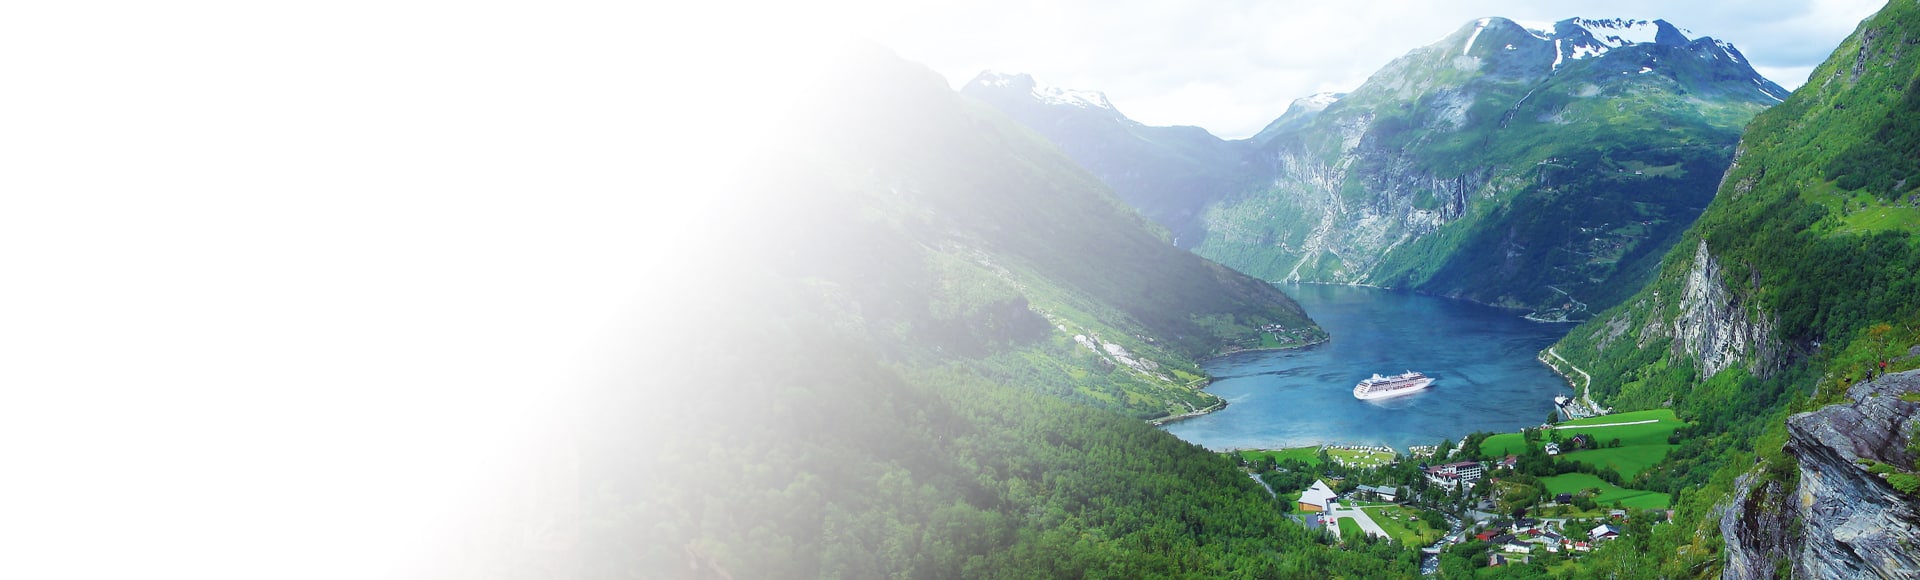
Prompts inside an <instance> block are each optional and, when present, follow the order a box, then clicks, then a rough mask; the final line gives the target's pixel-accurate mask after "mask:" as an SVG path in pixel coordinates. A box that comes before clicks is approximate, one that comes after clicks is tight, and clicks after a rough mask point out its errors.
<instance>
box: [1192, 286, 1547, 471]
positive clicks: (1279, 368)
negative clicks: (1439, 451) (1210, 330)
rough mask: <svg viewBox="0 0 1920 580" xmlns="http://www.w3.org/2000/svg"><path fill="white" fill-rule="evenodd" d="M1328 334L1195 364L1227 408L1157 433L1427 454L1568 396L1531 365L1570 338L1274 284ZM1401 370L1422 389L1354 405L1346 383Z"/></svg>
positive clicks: (1415, 298) (1389, 294) (1456, 308)
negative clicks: (1425, 381) (1424, 448)
mask: <svg viewBox="0 0 1920 580" xmlns="http://www.w3.org/2000/svg"><path fill="white" fill-rule="evenodd" d="M1281 289H1282V290H1285V291H1286V293H1287V294H1289V295H1292V296H1293V298H1294V299H1295V300H1297V301H1299V302H1300V305H1301V306H1302V307H1304V308H1306V311H1307V314H1308V315H1309V316H1312V317H1313V319H1314V321H1316V322H1318V323H1320V326H1321V327H1323V328H1325V329H1326V330H1327V332H1328V333H1329V334H1331V335H1332V337H1333V338H1332V340H1329V341H1327V342H1325V343H1322V344H1318V345H1314V346H1311V347H1307V348H1303V349H1295V350H1283V351H1259V352H1245V353H1238V354H1233V355H1228V356H1225V357H1221V358H1217V359H1213V360H1210V361H1206V362H1205V363H1203V364H1202V366H1203V367H1204V368H1205V369H1206V370H1207V372H1208V373H1209V374H1212V375H1213V377H1214V382H1213V384H1212V385H1211V386H1209V387H1207V390H1208V391H1209V392H1212V393H1213V394H1215V395H1219V396H1221V397H1222V398H1225V399H1226V400H1227V401H1228V405H1227V408H1225V409H1221V410H1219V411H1216V412H1214V413H1211V414H1208V415H1204V416H1200V417H1196V418H1193V419H1188V420H1185V421H1180V422H1175V423H1170V424H1168V425H1167V426H1166V430H1167V431H1168V432H1170V433H1173V434H1174V435H1177V436H1179V437H1180V438H1182V439H1185V440H1187V441H1189V442H1192V443H1198V444H1200V445H1203V446H1206V447H1208V448H1211V449H1216V450H1226V449H1247V448H1279V447H1299V446H1306V445H1316V444H1326V443H1332V444H1356V445H1389V446H1392V447H1394V448H1395V449H1399V450H1401V451H1405V450H1406V447H1407V446H1408V445H1433V444H1435V443H1438V442H1439V441H1440V440H1441V439H1443V438H1445V439H1453V440H1456V441H1457V440H1459V438H1460V437H1461V436H1462V435H1466V434H1467V433H1471V432H1473V431H1493V432H1503V431H1518V430H1519V429H1520V428H1521V427H1526V426H1532V425H1539V424H1540V423H1542V422H1544V421H1546V419H1547V414H1548V413H1549V412H1551V411H1552V410H1553V397H1554V395H1562V394H1572V389H1571V388H1570V387H1568V386H1567V384H1566V382H1565V381H1563V380H1561V378H1560V377H1559V375H1555V374H1554V373H1553V371H1551V370H1548V369H1547V367H1546V365H1543V364H1540V362H1539V361H1538V360H1535V356H1536V355H1537V354H1538V353H1539V352H1540V350H1541V349H1545V348H1547V345H1550V344H1553V341H1554V340H1556V339H1558V338H1559V337H1560V336H1561V335H1563V334H1565V333H1566V332H1567V330H1568V329H1570V328H1572V325H1570V324H1550V323H1538V322H1530V321H1527V320H1525V319H1522V318H1521V317H1520V315H1519V314H1518V313H1516V312H1514V311H1509V310H1501V309H1498V308H1492V307H1488V306H1482V305H1479V304H1474V303H1471V302H1466V301H1461V300H1451V299H1446V298H1437V297H1433V296H1423V295H1419V294H1414V293H1410V292H1399V291H1392V290H1380V289H1375V288H1366V287H1358V286H1332V285H1313V284H1307V285H1300V284H1294V285H1283V286H1281ZM1408 370H1416V371H1420V372H1423V373H1426V374H1427V376H1430V377H1434V378H1435V379H1436V380H1435V381H1434V383H1433V386H1431V387H1428V388H1426V389H1425V390H1422V391H1420V392H1417V393H1414V394H1412V395H1406V396H1402V397H1395V398H1391V399H1384V400H1375V401H1362V400H1359V399H1355V398H1354V397H1353V385H1354V383H1358V382H1360V380H1361V379H1365V378H1367V377H1369V376H1372V375H1373V373H1380V374H1383V375H1391V374H1398V373H1402V372H1406V371H1408Z"/></svg>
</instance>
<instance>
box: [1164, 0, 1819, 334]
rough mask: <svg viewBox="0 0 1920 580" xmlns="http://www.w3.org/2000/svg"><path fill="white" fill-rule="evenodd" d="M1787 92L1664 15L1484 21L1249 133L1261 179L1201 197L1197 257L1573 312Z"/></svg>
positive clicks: (1707, 180)
mask: <svg viewBox="0 0 1920 580" xmlns="http://www.w3.org/2000/svg"><path fill="white" fill-rule="evenodd" d="M1785 95H1787V91H1785V90H1783V89H1781V88H1780V87H1779V86H1778V85H1775V84H1774V83H1772V82H1771V81H1768V80H1766V79H1765V78H1763V77H1761V76H1760V75H1759V74H1758V73H1756V72H1755V71H1754V70H1753V68H1752V67H1751V66H1750V65H1749V64H1748V63H1747V62H1746V59H1745V58H1744V57H1743V56H1741V55H1740V52H1739V51H1738V50H1736V49H1735V48H1734V47H1733V46H1732V45H1729V44H1727V43H1725V42H1720V41H1717V40H1714V39H1712V38H1707V37H1700V38H1694V39H1690V38H1688V36H1687V33H1686V32H1684V31H1682V30H1680V29H1678V28H1676V27H1674V26H1673V25H1671V24H1669V23H1667V22H1665V21H1660V20H1655V21H1651V22H1648V21H1627V20H1588V19H1578V18H1575V19H1568V20H1563V21H1560V22H1558V23H1555V24H1553V25H1551V26H1533V27H1530V26H1528V25H1522V24H1520V23H1516V22H1514V21H1511V20H1507V19H1504V18H1483V19H1480V20H1477V21H1474V22H1470V23H1468V24H1467V25H1465V26H1463V27H1461V28H1460V29H1459V30H1457V31H1455V32H1454V33H1453V34H1451V35H1449V36H1447V37H1446V38H1443V39H1441V40H1440V41H1439V42H1436V43H1433V44H1430V45H1427V46H1425V47H1422V48H1419V49H1416V50H1414V51H1412V52H1410V53H1408V54H1407V55H1406V56H1403V57H1401V58H1399V59H1396V60H1394V61H1393V62H1391V63H1389V64H1388V65H1387V66H1385V67H1384V68H1382V69H1381V70H1380V71H1379V72H1377V73H1375V74H1374V75H1373V76H1372V77H1370V78H1368V79H1367V82H1366V83H1364V84H1362V85H1361V86H1360V87H1359V88H1357V89H1355V90H1354V91H1353V92H1352V93H1350V94H1348V95H1346V96H1344V97H1342V98H1340V99H1338V100H1335V101H1333V102H1331V103H1329V104H1328V105H1327V106H1326V108H1325V109H1324V110H1323V111H1320V112H1319V113H1318V114H1315V115H1312V116H1311V117H1310V118H1297V119H1288V118H1286V117H1283V118H1281V119H1280V120H1277V121H1275V122H1274V123H1273V124H1272V125H1271V126H1269V127H1268V128H1267V129H1266V130H1264V131H1262V132H1261V134H1260V135H1259V136H1257V137H1256V138H1255V139H1254V141H1255V142H1256V143H1257V144H1258V146H1259V148H1260V151H1261V156H1262V158H1263V159H1265V160H1268V161H1270V162H1271V163H1272V164H1273V165H1274V166H1275V173H1274V176H1275V177H1274V179H1273V180H1271V182H1270V184H1271V185H1270V186H1269V187H1265V188H1262V189H1258V190H1254V191H1250V192H1246V193H1244V194H1242V195H1238V196H1233V197H1231V198H1229V199H1227V200H1226V201H1223V202H1220V203H1216V204H1214V205H1213V206H1211V207H1209V208H1208V211H1207V213H1206V218H1205V221H1206V229H1207V237H1206V239H1205V240H1204V241H1203V242H1201V243H1200V245H1199V246H1198V247H1197V248H1196V249H1195V251H1197V252H1199V253H1200V254H1201V255H1204V256H1208V257H1211V258H1214V259H1216V260H1219V261H1221V262H1222V263H1225V264H1227V265H1229V266H1233V267H1235V268H1238V269H1240V270H1242V271H1245V272H1247V273H1250V274H1254V275H1256V276H1261V277H1264V278H1268V279H1274V280H1304V281H1322V282H1345V283H1365V284H1375V285H1381V286H1389V287H1402V288H1412V289H1417V290H1421V291H1425V292H1431V293H1435V294H1441V295H1446V296H1452V297H1458V298H1465V299H1469V300H1473V301H1476V302H1481V303H1486V304H1493V305H1497V306H1506V307H1514V308H1525V309H1530V310H1532V311H1533V313H1534V315H1535V316H1538V317H1543V318H1555V319H1557V318H1565V317H1572V318H1578V317H1580V316H1582V314H1581V312H1582V311H1583V310H1584V309H1586V308H1588V306H1586V305H1589V304H1590V305H1593V306H1594V307H1604V306H1607V305H1611V304H1613V303H1615V302H1617V301H1618V300H1619V299H1620V298H1622V297H1624V294H1625V293H1624V292H1620V291H1617V290H1615V289H1616V288H1622V287H1624V288H1633V287H1637V286H1638V284H1639V283H1640V282H1641V281H1643V280H1645V278H1646V276H1647V275H1649V274H1650V273H1651V271H1652V268H1653V265H1654V263H1655V261H1656V260H1657V259H1658V258H1659V256H1660V255H1661V254H1662V253H1664V252H1665V250H1666V248H1668V247H1669V246H1670V245H1671V244H1672V243H1673V241H1674V240H1675V239H1676V237H1677V236H1678V234H1679V232H1680V231H1681V230H1682V229H1683V228H1685V227H1686V225H1687V224H1690V223H1692V220H1693V218H1694V217H1695V216H1696V215H1697V214H1698V212H1699V211H1700V210H1701V209H1702V208H1703V207H1705V205H1706V203H1707V201H1708V199H1709V198H1710V197H1711V195H1712V193H1713V188H1714V186H1715V184H1716V182H1717V180H1718V177H1719V174H1720V172H1721V171H1722V170H1724V169H1725V167H1726V165H1727V163H1728V162H1729V161H1730V159H1731V156H1732V152H1733V143H1734V142H1735V140H1737V139H1738V136H1739V132H1740V128H1741V126H1742V125H1744V124H1745V123H1746V122H1747V120H1748V119H1750V118H1751V116H1752V115H1753V114H1755V113H1757V112H1759V111H1761V110H1764V109H1765V108H1767V107H1768V106H1770V105H1772V104H1774V103H1777V102H1779V100H1780V99H1781V98H1782V97H1784V96H1785ZM1290 116H1291V115H1290Z"/></svg>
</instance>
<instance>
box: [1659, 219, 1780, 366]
mask: <svg viewBox="0 0 1920 580" xmlns="http://www.w3.org/2000/svg"><path fill="white" fill-rule="evenodd" d="M1774 326H1775V324H1774V321H1773V315H1771V314H1769V313H1767V312H1764V311H1757V310H1754V309H1750V308H1747V307H1745V305H1743V304H1741V299H1740V298H1739V297H1738V296H1737V295H1735V294H1734V293H1732V292H1729V291H1728V290H1727V280H1726V278H1725V269H1724V268H1722V267H1721V266H1720V261H1719V260H1717V259H1715V258H1714V257H1713V254H1712V253H1711V252H1708V251H1707V242H1705V241H1701V242H1700V245H1699V247H1698V249H1696V250H1695V251H1694V254H1693V268H1692V269H1691V270H1689V271H1688V272H1687V282H1686V290H1685V291H1684V292H1682V293H1681V295H1680V316H1679V317H1677V318H1675V319H1674V321H1673V327H1672V328H1673V334H1674V337H1673V344H1672V348H1673V353H1674V355H1676V356H1686V357H1690V358H1692V359H1693V360H1695V361H1698V365H1699V369H1700V374H1701V375H1702V376H1709V377H1710V376H1713V375H1714V374H1716V373H1719V372H1720V371H1722V370H1726V369H1727V368H1728V367H1731V366H1733V365H1735V364H1740V363H1743V362H1744V363H1745V364H1746V366H1747V370H1748V372H1751V373H1753V374H1755V375H1760V376H1766V375H1767V374H1769V373H1771V372H1772V371H1773V370H1775V369H1776V368H1778V367H1779V365H1780V363H1781V357H1780V354H1779V353H1780V351H1781V348H1780V347H1779V341H1778V340H1777V339H1775V338H1774V336H1773V329H1774Z"/></svg>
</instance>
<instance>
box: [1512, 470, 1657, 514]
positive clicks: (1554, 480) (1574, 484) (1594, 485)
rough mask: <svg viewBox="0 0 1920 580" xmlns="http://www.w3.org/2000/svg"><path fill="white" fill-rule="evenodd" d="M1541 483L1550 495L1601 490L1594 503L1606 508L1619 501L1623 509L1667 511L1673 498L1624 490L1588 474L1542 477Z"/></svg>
mask: <svg viewBox="0 0 1920 580" xmlns="http://www.w3.org/2000/svg"><path fill="white" fill-rule="evenodd" d="M1540 483H1542V484H1544V485H1546V487H1547V494H1548V495H1557V494H1562V493H1579V492H1580V490H1583V489H1599V490H1600V493H1599V495H1595V496H1593V501H1595V502H1597V503H1599V504H1600V505H1601V506H1602V507H1606V508H1611V507H1613V502H1616V501H1618V502H1620V505H1621V506H1622V507H1628V508H1641V509H1666V508H1667V507H1668V503H1669V502H1670V501H1671V498H1669V497H1667V494H1664V493H1659V492H1653V491H1642V490H1638V489H1627V488H1623V487H1620V486H1616V485H1613V484H1611V483H1607V482H1605V481H1602V480H1601V479H1600V478H1599V477H1595V476H1593V475H1591V474H1586V473H1568V474H1565V475H1555V476H1553V477H1542V478H1540Z"/></svg>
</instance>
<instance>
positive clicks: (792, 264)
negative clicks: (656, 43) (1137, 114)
mask: <svg viewBox="0 0 1920 580" xmlns="http://www.w3.org/2000/svg"><path fill="white" fill-rule="evenodd" d="M842 56H843V58H842V59H840V61H838V62H837V64H835V65H834V66H833V67H831V68H832V70H831V71H829V74H831V75H833V76H832V77H831V78H829V79H828V82H825V83H823V84H824V85H826V86H832V87H836V91H835V92H834V93H832V99H831V101H830V102H827V103H826V104H824V105H822V106H820V107H817V108H812V109H809V110H810V112H811V113H812V115H811V116H809V117H808V118H806V119H805V120H803V121H799V122H796V124H795V126H794V127H791V128H788V129H787V130H788V131H789V132H788V133H785V134H783V137H784V138H786V139H791V141H788V143H789V145H787V146H782V147H776V148H774V149H773V150H772V154H771V155H768V156H767V157H766V158H765V159H753V160H748V161H751V162H765V163H768V164H769V165H767V166H765V167H764V168H763V169H762V171H761V172H760V175H762V176H764V178H762V179H758V180H756V181H755V183H754V186H753V187H750V188H747V189H748V190H747V191H742V192H735V194H736V195H734V197H733V198H731V199H718V200H712V201H713V203H711V204H708V205H709V207H711V208H714V209H713V212H714V213H713V214H712V215H710V216H708V217H710V218H713V220H714V221H712V225H711V228H710V229H709V230H708V231H707V233H706V235H705V237H706V238H707V240H706V241H708V242H710V244H709V245H707V246H705V247H690V248H688V250H687V254H689V255H691V256H693V257H694V258H690V259H688V260H687V262H688V263H686V264H683V265H681V266H680V267H679V268H678V269H676V270H675V275H674V276H672V277H670V278H669V279H665V280H663V281H662V287H661V288H660V289H659V295H660V296H663V297H670V298H669V299H666V300H664V301H663V303H658V304H653V305H650V306H649V307H648V308H646V309H644V311H643V312H642V313H641V315H642V322H643V323H642V325H641V326H640V328H641V329H643V333H642V334H643V335H644V337H642V338H640V339H638V340H637V341H636V344H637V345H640V346H636V347H635V348H634V349H633V352H631V353H630V355H629V356H626V357H623V358H622V360H623V361H624V362H627V363H630V365H629V368H630V369H631V370H630V372H629V374H630V375H631V376H632V377H633V378H632V379H630V380H628V381H625V382H623V383H620V384H616V385H614V386H611V387H609V388H607V389H605V390H602V391H600V392H596V393H592V394H590V395H588V396H587V397H586V399H585V401H584V402H585V403H586V404H585V405H584V407H583V410H582V412H581V417H580V419H579V425H580V429H581V433H583V435H582V436H581V440H580V441H579V448H580V450H581V452H580V455H579V458H578V482H577V487H578V488H579V489H582V490H585V492H584V494H583V495H582V496H581V498H580V500H579V502H580V503H579V505H578V510H577V512H576V513H577V514H578V521H577V522H575V523H577V529H578V531H579V532H578V536H577V539H578V541H577V542H573V543H567V542H559V547H557V548H555V549H554V550H553V552H551V554H550V555H551V557H550V558H544V559H535V561H534V562H532V563H530V564H528V565H527V566H526V568H527V569H528V570H529V571H530V574H531V575H541V574H546V573H554V572H562V573H567V572H577V573H579V574H580V575H585V576H593V577H631V576H632V575H635V574H638V575H640V576H642V577H646V576H653V575H668V576H678V577H733V578H765V577H819V576H831V577H860V578H869V577H901V578H920V577H988V578H1004V577H1046V578H1057V577H1113V578H1134V577H1175V576H1177V577H1195V578H1200V577H1248V578H1251V577H1277V576H1287V577H1299V576H1316V577H1328V576H1333V577H1353V578H1359V577H1395V576H1402V577H1404V576H1411V575H1414V574H1415V573H1416V570H1415V567H1416V566H1415V562H1414V561H1413V556H1412V554H1411V553H1410V552H1403V551H1400V550H1398V549H1397V548H1391V547H1388V546H1385V545H1378V546H1374V545H1356V546H1354V547H1353V548H1352V550H1347V551H1343V550H1336V549H1333V548H1330V547H1329V546H1328V545H1326V544H1327V541H1326V540H1324V539H1323V538H1322V537H1321V536H1320V535H1318V534H1317V533H1316V532H1310V531H1308V530H1307V529H1305V528H1304V527H1301V526H1299V525H1297V524H1294V523H1291V522H1287V521H1285V520H1284V519H1283V516H1282V515H1281V513H1280V511H1279V510H1278V509H1276V505H1275V500H1273V499H1272V497H1271V496H1270V495H1269V494H1268V493H1267V492H1266V491H1265V490H1263V489H1262V488H1261V487H1260V486H1259V485H1258V484H1257V483H1256V482H1254V481H1253V480H1251V479H1250V478H1248V477H1247V475H1246V474H1245V473H1244V472H1241V471H1239V470H1238V469H1236V468H1235V466H1234V465H1233V464H1232V463H1231V462H1229V461H1227V460H1226V459H1224V458H1222V457H1219V456H1217V455H1215V454H1212V453H1209V452H1207V451H1206V450H1204V449H1201V448H1198V447H1195V446H1193V445H1190V444H1187V443H1185V442H1182V441H1180V440H1179V439H1177V438H1175V437H1173V436H1171V435H1169V434H1167V433H1164V432H1161V431H1159V430H1156V429H1154V428H1152V427H1151V426H1149V425H1148V424H1147V423H1145V422H1143V421H1141V420H1140V417H1141V416H1145V415H1146V413H1145V412H1143V410H1154V411H1158V412H1160V413H1164V412H1165V411H1164V409H1165V405H1164V402H1162V403H1160V404H1159V405H1158V406H1156V401H1155V400H1154V399H1153V397H1156V396H1162V393H1164V392H1170V391H1168V390H1160V391H1156V390H1150V389H1149V388H1147V387H1153V388H1164V387H1162V386H1160V384H1161V383H1162V382H1164V381H1161V380H1160V379H1154V378H1151V377H1150V376H1149V375H1155V374H1164V375H1169V376H1174V377H1178V378H1179V379H1188V378H1189V377H1192V378H1199V376H1198V374H1197V372H1198V371H1197V368H1195V367H1194V366H1193V364H1192V362H1191V360H1192V358H1191V357H1198V356H1202V355H1205V354H1207V353H1210V352H1215V351H1218V350H1220V349H1223V348H1230V347H1233V346H1235V345H1236V344H1237V342H1238V341H1240V340H1242V339H1248V338H1252V339H1254V340H1255V342H1252V343H1249V344H1252V345H1257V344H1259V343H1258V342H1257V341H1258V337H1257V331H1256V329H1258V328H1261V327H1265V328H1268V329H1271V330H1269V331H1267V333H1268V334H1269V339H1271V335H1272V334H1275V333H1278V334H1280V335H1283V336H1288V337H1292V339H1294V340H1312V339H1315V338H1317V337H1318V336H1319V335H1318V329H1317V328H1315V327H1313V326H1312V325H1311V322H1310V321H1308V320H1306V318H1305V317H1304V316H1303V315H1302V314H1301V313H1300V311H1299V309H1298V307H1297V306H1296V305H1294V304H1293V303H1292V301H1291V300H1289V299H1287V298H1286V297H1285V296H1284V295H1282V294H1280V293H1278V292H1277V291H1276V290H1274V289H1273V288H1271V287H1270V286H1268V285H1266V284H1264V283H1261V282H1259V281H1257V280H1254V279H1251V278H1248V277H1245V276H1242V275H1239V274H1237V273H1234V272H1232V271H1230V270H1227V269H1225V268H1222V267H1220V266H1218V265H1215V264H1211V263H1208V262H1205V261H1204V260H1201V259H1199V258H1197V257H1195V256H1193V255H1191V254H1189V253H1186V252H1184V251H1181V250H1179V249H1177V248H1174V247H1173V246H1171V245H1169V244H1167V243H1165V241H1164V240H1163V239H1161V237H1160V236H1158V235H1156V234H1157V232H1156V231H1154V230H1153V229H1151V228H1150V226H1149V224H1148V223H1147V222H1146V221H1145V220H1144V219H1143V218H1141V217H1139V215H1138V214H1136V213H1134V212H1133V211H1132V210H1130V209H1128V208H1126V207H1124V206H1123V205H1121V204H1120V203H1118V202H1117V201H1116V200H1114V199H1113V198H1112V197H1111V195H1110V194H1109V193H1107V192H1106V190H1105V189H1104V188H1103V187H1101V186H1100V185H1099V184H1098V182H1097V181H1095V180H1094V179H1092V178H1091V177H1090V176H1088V175H1087V174H1086V173H1085V172H1084V171H1081V170H1079V169H1077V168H1076V167H1074V166H1073V165H1072V164H1071V162H1069V161H1067V160H1066V159H1065V158H1064V157H1062V156H1061V155H1060V154H1059V153H1058V152H1056V151H1054V150H1053V149H1052V148H1051V147H1049V146H1047V145H1046V144H1045V143H1044V142H1043V141H1041V140H1039V139H1038V138H1037V137H1035V136H1034V135H1032V134H1031V133H1030V132H1028V131H1026V130H1025V129H1022V128H1020V127H1018V126H1017V125H1015V124H1013V123H1012V122H1011V121H1008V120H1007V119H1005V118H1004V117H1002V116H1000V115H998V114H997V113H994V112H993V111H992V110H991V109H988V108H986V107H984V106H983V105H980V104H978V103H975V102H972V101H971V100H969V99H967V98H965V97H962V96H960V95H957V94H955V93H953V92H952V91H950V90H948V89H947V88H946V87H944V86H943V85H942V83H941V81H940V79H939V78H938V77H937V76H935V75H933V74H932V73H931V72H930V71H927V70H925V69H922V68H919V67H917V66H915V65H911V64H908V63H905V62H902V61H900V60H898V59H897V58H895V57H892V56H890V55H887V54H885V53H883V52H881V51H879V50H878V49H873V48H860V49H856V50H852V51H850V52H849V53H848V54H846V55H842ZM1089 341H1093V342H1092V344H1091V345H1090V344H1089ZM1143 377H1144V378H1143ZM1141 385H1147V387H1142V386H1141ZM1185 386H1186V385H1184V384H1176V385H1173V387H1178V388H1182V389H1184V388H1185ZM1186 392H1189V393H1190V392H1191V391H1186ZM1116 411H1118V413H1117V412H1116ZM1128 415H1132V416H1128Z"/></svg>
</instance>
